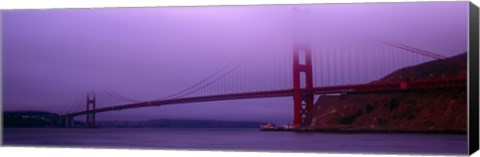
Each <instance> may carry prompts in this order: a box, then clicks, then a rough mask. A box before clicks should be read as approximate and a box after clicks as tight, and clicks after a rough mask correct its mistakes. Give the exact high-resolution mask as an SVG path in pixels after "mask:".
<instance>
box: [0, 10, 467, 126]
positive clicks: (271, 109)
mask: <svg viewBox="0 0 480 157" xmlns="http://www.w3.org/2000/svg"><path fill="white" fill-rule="evenodd" d="M295 7H298V8H302V7H303V8H308V12H307V13H305V14H304V15H302V17H303V18H305V19H302V21H301V22H299V23H303V24H304V25H301V27H302V30H305V31H306V32H307V33H306V34H308V36H309V41H310V42H311V47H312V50H313V51H312V53H314V58H315V57H316V58H317V59H318V58H320V59H322V56H323V57H325V56H336V57H338V58H342V56H343V57H345V58H343V61H345V62H348V63H349V64H348V65H347V66H345V67H343V62H334V63H332V62H330V63H327V62H319V63H316V64H317V65H316V66H317V67H319V68H321V69H315V70H317V71H314V72H313V73H314V75H315V78H316V80H315V81H316V83H317V84H318V85H322V84H325V81H321V80H324V79H325V77H327V79H329V78H328V77H329V76H326V75H329V74H330V73H327V72H326V70H325V68H327V67H326V65H327V64H328V65H330V66H335V67H336V68H337V69H330V71H341V69H340V68H339V67H340V66H339V65H342V68H345V69H348V68H355V65H357V62H359V61H356V60H355V55H359V54H358V53H355V52H351V51H346V50H345V49H356V50H357V49H361V48H362V46H364V45H368V44H363V43H364V42H366V41H364V40H361V41H358V40H359V39H358V38H356V35H358V36H363V35H368V37H374V38H381V39H385V40H390V41H395V42H399V43H402V44H406V45H409V46H413V47H416V48H420V49H423V50H427V51H430V52H435V53H438V54H441V55H444V56H447V57H451V56H455V55H458V54H460V53H464V52H466V51H467V43H468V42H467V40H468V39H467V34H468V31H467V30H468V16H467V15H468V2H429V3H375V4H321V5H295ZM292 8H293V6H288V5H280V6H275V5H273V6H215V7H160V8H105V9H52V10H9V11H2V24H3V26H2V29H3V30H2V32H3V35H2V38H3V40H2V41H3V44H2V45H3V49H2V52H3V85H4V86H3V89H2V90H3V99H4V102H3V110H4V111H24V110H32V111H48V112H55V113H60V114H62V113H67V112H72V111H69V110H74V109H71V106H72V103H74V101H75V99H77V98H78V97H79V96H84V95H85V93H84V92H85V91H90V90H95V91H103V90H111V91H115V92H117V93H118V94H120V95H123V96H125V97H127V98H131V99H135V100H142V101H151V100H158V99H161V98H163V97H166V96H168V95H171V94H173V93H176V92H178V91H181V90H182V89H185V88H187V87H189V86H191V85H193V84H195V83H197V82H198V81H201V80H202V79H204V78H205V77H207V76H209V75H211V74H213V73H214V72H216V71H217V70H219V69H221V68H222V67H224V66H226V65H229V64H230V63H231V62H239V60H241V59H245V58H247V59H246V60H247V61H246V62H248V63H251V64H250V65H249V64H247V66H245V67H241V68H240V69H241V70H243V71H240V72H239V74H242V72H243V74H248V76H251V77H252V78H253V76H260V75H253V74H252V73H250V72H251V71H254V72H258V71H261V70H264V71H268V72H270V71H272V73H273V72H276V71H274V70H278V71H277V72H278V73H280V74H284V73H285V74H288V73H289V70H291V64H290V65H289V64H288V63H290V62H291V59H289V58H288V57H290V56H291V53H292V46H293V42H292V30H293V28H294V27H295V25H294V23H295V22H292ZM350 35H352V36H350ZM353 35H355V36H353ZM345 39H348V40H352V41H358V43H355V42H351V43H350V42H349V44H350V45H349V44H346V45H347V46H345V43H344V42H345ZM351 44H359V45H360V47H359V46H358V45H351ZM325 45H328V46H331V47H335V48H333V50H332V51H330V50H325ZM378 47H379V46H377V47H375V48H378ZM380 48H383V47H381V46H380ZM335 50H337V51H341V52H336V51H335ZM367 51H368V50H367ZM375 53H378V54H382V55H383V54H385V53H382V52H381V51H378V52H375ZM397 53H398V54H400V53H399V52H392V57H395V56H394V54H397ZM337 55H338V56H337ZM251 56H254V57H256V58H254V59H251V58H249V57H251ZM387 56H388V55H387ZM383 57H385V56H383ZM272 58H273V59H272ZM371 58H372V60H374V61H377V62H372V63H370V64H372V65H385V66H384V70H383V71H381V72H374V73H373V74H372V75H374V76H375V78H378V77H380V76H384V74H388V73H391V72H393V71H394V70H395V69H398V68H401V67H394V66H393V65H394V64H393V63H388V62H385V61H384V60H383V58H381V56H375V55H372V56H371ZM274 59H278V60H274ZM345 59H348V60H345ZM282 60H283V61H286V62H287V64H285V65H284V64H283V63H284V62H281V61H282ZM431 60H432V59H428V58H421V59H420V60H415V61H413V60H408V62H407V63H408V64H413V63H418V62H426V61H431ZM321 61H323V60H321ZM390 64H391V65H390ZM248 65H249V66H248ZM276 65H279V66H280V67H285V68H284V69H278V68H276V67H277V66H276ZM275 68H276V69H275ZM269 69H270V70H269ZM272 69H273V70H272ZM262 74H263V73H262ZM265 75H266V74H265ZM352 75H353V74H352ZM357 77H358V78H357ZM357 77H355V78H356V79H353V78H352V77H350V78H343V79H344V80H335V81H339V82H355V81H358V82H365V81H369V80H371V79H375V78H365V79H364V78H363V76H357ZM290 80H291V78H278V80H268V79H267V80H263V81H265V82H268V83H272V85H269V84H263V85H264V86H265V87H262V89H276V88H279V87H276V86H275V83H278V84H280V83H283V84H282V85H285V86H287V85H288V84H285V82H286V83H288V82H291V81H290ZM245 84H248V81H247V82H246V83H245ZM252 86H253V85H252ZM244 88H252V89H253V88H260V87H251V86H248V85H247V86H245V87H244ZM282 88H283V86H282ZM285 88H288V87H285ZM102 98H103V99H102ZM79 101H86V100H83V99H82V100H79ZM292 102H293V101H292V98H291V97H282V98H264V99H248V100H228V101H215V102H200V103H189V104H178V105H166V106H159V107H146V108H137V109H129V110H121V111H113V112H105V113H99V114H97V120H98V121H103V120H149V119H212V120H241V121H265V122H267V121H268V122H274V123H278V124H287V123H291V122H292V118H291V117H292V115H293V103H292ZM120 104H125V102H120V101H116V100H109V99H108V98H107V96H105V94H104V95H102V94H99V95H97V108H101V107H107V106H113V105H120ZM81 107H82V108H81V110H84V108H85V106H81ZM76 109H77V110H76V111H79V110H78V109H80V108H76ZM76 120H79V121H83V120H84V116H79V117H76Z"/></svg>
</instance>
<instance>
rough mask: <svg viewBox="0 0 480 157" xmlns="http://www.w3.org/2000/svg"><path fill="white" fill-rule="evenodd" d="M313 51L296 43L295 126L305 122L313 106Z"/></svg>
mask: <svg viewBox="0 0 480 157" xmlns="http://www.w3.org/2000/svg"><path fill="white" fill-rule="evenodd" d="M312 89H313V73H312V53H311V49H310V47H309V46H308V45H306V44H295V45H294V50H293V108H294V109H293V112H294V115H293V116H294V118H293V126H294V127H295V128H298V127H300V126H301V125H302V124H304V122H305V119H306V118H307V114H308V113H309V112H310V110H311V109H312V108H313V103H314V95H313V93H312Z"/></svg>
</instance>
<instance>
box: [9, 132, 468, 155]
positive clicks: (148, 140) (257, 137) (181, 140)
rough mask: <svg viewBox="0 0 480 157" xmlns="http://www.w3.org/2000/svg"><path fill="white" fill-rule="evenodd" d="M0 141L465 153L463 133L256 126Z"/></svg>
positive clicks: (21, 136)
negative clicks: (323, 130)
mask: <svg viewBox="0 0 480 157" xmlns="http://www.w3.org/2000/svg"><path fill="white" fill-rule="evenodd" d="M3 138H4V139H3V144H5V145H29V146H39V145H41V146H62V147H102V148H154V149H160V148H161V149H195V150H199V149H200V150H240V151H241V150H247V151H278V152H340V153H342V152H344V153H355V152H370V153H407V154H420V153H422V154H459V155H463V154H466V153H467V145H468V143H467V135H449V134H380V133H375V134H358V133H355V134H345V133H340V134H339V133H298V132H260V131H258V130H257V129H163V128H162V129H157V128H101V129H58V128H55V129H48V128H47V129H33V128H29V129H25V128H6V129H4V136H3Z"/></svg>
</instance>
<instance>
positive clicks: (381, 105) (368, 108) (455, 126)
mask: <svg viewBox="0 0 480 157" xmlns="http://www.w3.org/2000/svg"><path fill="white" fill-rule="evenodd" d="M448 60H449V61H452V62H454V63H456V65H453V66H452V64H451V63H447V62H443V61H438V60H437V61H431V62H427V63H423V64H420V65H417V66H413V67H407V68H403V69H400V70H397V71H395V72H393V73H391V74H390V75H388V76H386V77H384V78H382V79H380V80H377V81H398V80H406V79H407V80H421V79H428V78H431V77H452V76H463V77H465V76H466V66H464V65H465V64H466V54H465V53H464V54H461V55H458V56H454V57H452V58H449V59H448ZM464 75H465V76H464ZM466 92H467V91H466V89H465V88H463V89H460V88H459V89H447V90H445V89H443V90H428V91H406V92H388V93H369V94H344V95H337V96H320V97H319V99H318V101H317V102H316V104H315V107H314V108H313V109H312V111H311V112H310V113H309V115H308V116H307V119H306V123H305V125H304V126H303V128H304V129H308V130H344V131H408V132H427V131H428V132H466V130H467V96H466Z"/></svg>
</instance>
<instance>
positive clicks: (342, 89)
mask: <svg viewBox="0 0 480 157" xmlns="http://www.w3.org/2000/svg"><path fill="white" fill-rule="evenodd" d="M466 86H467V80H466V78H444V79H437V80H416V81H406V82H375V83H368V84H354V85H342V86H328V87H316V88H313V89H311V90H306V89H299V90H304V91H305V92H306V93H312V94H316V95H319V94H335V93H372V92H391V91H408V90H425V89H440V88H466ZM293 91H294V89H285V90H271V91H258V92H246V93H232V94H221V95H211V96H198V97H188V98H177V99H167V100H156V101H146V102H139V103H131V104H124V105H118V106H110V107H103V108H98V109H96V110H91V111H80V112H74V113H70V114H67V116H70V117H74V116H79V115H84V114H87V113H99V112H107V111H115V110H124V109H131V108H140V107H149V106H161V105H172V104H184V103H195V102H207V101H221V100H236V99H254V98H271V97H286V96H292V95H293Z"/></svg>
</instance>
